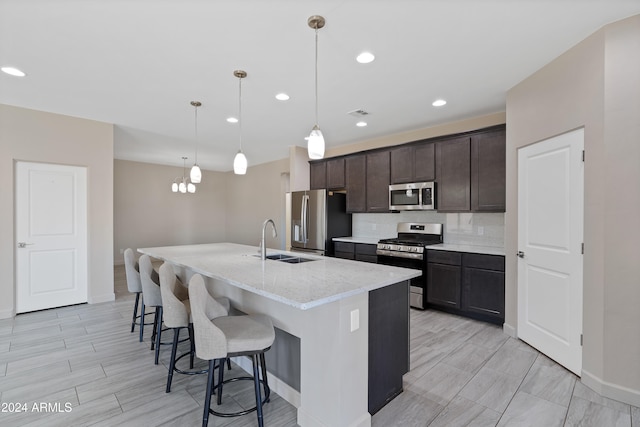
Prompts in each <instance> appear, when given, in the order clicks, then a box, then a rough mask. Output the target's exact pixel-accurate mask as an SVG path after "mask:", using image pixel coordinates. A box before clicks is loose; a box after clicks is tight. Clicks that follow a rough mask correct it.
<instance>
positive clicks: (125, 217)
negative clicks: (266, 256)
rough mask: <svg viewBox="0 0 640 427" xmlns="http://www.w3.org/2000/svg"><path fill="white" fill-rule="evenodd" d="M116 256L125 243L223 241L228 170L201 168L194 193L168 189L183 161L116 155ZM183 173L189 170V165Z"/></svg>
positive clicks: (128, 245)
mask: <svg viewBox="0 0 640 427" xmlns="http://www.w3.org/2000/svg"><path fill="white" fill-rule="evenodd" d="M113 163H114V177H113V178H114V179H113V194H114V206H113V208H114V214H113V220H114V235H113V240H114V259H115V260H116V263H122V262H123V255H122V251H123V250H124V249H126V248H133V249H134V251H135V250H136V249H137V248H144V247H153V246H169V245H184V244H195V243H214V242H224V241H226V238H227V235H226V218H227V209H226V204H225V197H226V190H225V189H226V181H227V179H228V178H229V177H228V174H226V173H223V172H211V171H202V182H201V183H200V184H198V185H197V190H196V192H195V193H194V194H181V193H173V192H171V188H170V187H171V183H172V182H173V180H174V179H175V178H176V177H181V176H182V174H183V169H182V168H181V167H174V166H164V165H156V164H150V163H140V162H131V161H126V160H115V161H114V162H113ZM186 173H187V174H188V173H189V170H188V169H187V172H186Z"/></svg>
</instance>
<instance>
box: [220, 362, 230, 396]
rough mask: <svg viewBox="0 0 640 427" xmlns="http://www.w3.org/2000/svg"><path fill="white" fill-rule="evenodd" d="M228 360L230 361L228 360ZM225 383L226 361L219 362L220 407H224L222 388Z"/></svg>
mask: <svg viewBox="0 0 640 427" xmlns="http://www.w3.org/2000/svg"><path fill="white" fill-rule="evenodd" d="M227 360H228V359H227ZM223 382H224V359H220V360H219V361H218V405H222V386H223V384H222V383H223Z"/></svg>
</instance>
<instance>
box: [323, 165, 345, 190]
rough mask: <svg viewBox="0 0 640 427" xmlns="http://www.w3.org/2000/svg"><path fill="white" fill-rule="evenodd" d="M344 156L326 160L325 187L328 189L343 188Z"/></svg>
mask: <svg viewBox="0 0 640 427" xmlns="http://www.w3.org/2000/svg"><path fill="white" fill-rule="evenodd" d="M345 187H346V186H345V170H344V157H340V158H338V159H328V160H327V187H326V188H328V189H329V190H341V189H343V188H345Z"/></svg>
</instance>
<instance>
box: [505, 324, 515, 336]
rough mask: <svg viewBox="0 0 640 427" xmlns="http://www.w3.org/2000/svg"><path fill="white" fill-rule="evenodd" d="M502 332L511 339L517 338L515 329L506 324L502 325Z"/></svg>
mask: <svg viewBox="0 0 640 427" xmlns="http://www.w3.org/2000/svg"><path fill="white" fill-rule="evenodd" d="M502 332H504V333H505V334H507V335H509V336H510V337H511V338H518V334H517V331H516V328H515V327H513V326H511V325H509V324H508V323H503V324H502Z"/></svg>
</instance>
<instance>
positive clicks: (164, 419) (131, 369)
mask: <svg viewBox="0 0 640 427" xmlns="http://www.w3.org/2000/svg"><path fill="white" fill-rule="evenodd" d="M115 285H116V301H115V302H112V303H104V304H96V305H80V306H73V307H64V308H59V309H53V310H46V311H42V312H36V313H29V314H23V315H19V316H17V317H16V318H14V319H5V320H0V393H1V395H0V402H1V404H2V407H1V408H0V426H3V427H8V426H21V427H22V426H65V427H66V426H89V425H99V426H116V425H117V426H197V425H200V423H201V416H202V400H203V395H204V386H205V382H206V378H205V376H204V375H196V376H183V375H175V376H174V383H173V387H172V391H171V393H170V394H166V393H164V386H165V383H166V373H167V368H166V365H167V364H168V353H169V351H168V348H166V347H163V349H162V352H161V354H162V357H161V362H162V363H161V364H159V365H157V366H156V365H154V364H153V353H152V352H151V351H150V350H149V344H148V337H149V333H146V334H145V337H146V341H145V342H144V343H139V342H138V339H137V334H130V333H129V332H128V331H129V329H128V328H129V325H130V324H129V322H130V320H129V319H130V315H131V310H132V307H133V303H132V301H133V299H132V296H131V295H130V294H129V293H128V292H127V291H126V282H125V278H124V268H123V267H121V266H119V267H116V268H115ZM136 332H137V329H136ZM411 368H412V369H411V371H410V372H409V373H408V374H407V375H406V376H405V389H404V392H403V393H402V394H401V395H400V396H398V397H397V398H396V399H395V400H393V401H392V402H391V403H389V404H388V405H387V406H386V407H384V408H383V409H382V410H381V411H380V412H378V413H377V414H376V415H375V416H373V418H372V424H373V426H377V427H388V426H496V425H497V426H509V425H518V426H544V427H547V426H563V425H564V426H598V427H605V426H606V427H608V426H629V427H636V426H637V427H640V409H639V408H636V407H632V406H629V405H626V404H623V403H620V402H617V401H614V400H611V399H606V398H603V397H602V396H599V395H598V394H596V393H594V392H593V391H591V390H590V389H589V388H587V387H585V386H584V385H582V383H581V382H580V380H579V379H578V378H577V377H576V376H575V375H573V374H572V373H570V372H568V371H566V370H565V369H564V368H562V367H560V366H559V365H557V364H556V363H554V362H553V361H551V360H549V359H548V358H546V357H545V356H543V355H542V354H540V353H538V352H537V351H536V350H534V349H532V348H531V347H529V346H528V345H526V344H524V343H523V342H521V341H518V340H515V339H512V338H509V337H507V336H506V335H504V334H503V333H502V330H501V328H499V327H496V326H493V325H489V324H485V323H482V322H476V321H473V320H469V319H464V318H461V317H457V316H453V315H448V314H444V313H440V312H437V311H424V312H421V311H416V310H412V311H411ZM234 370H238V368H237V367H234ZM224 396H225V398H224V405H223V406H224V408H226V409H227V410H233V409H236V408H239V407H243V406H246V405H250V404H251V400H252V399H253V392H252V390H251V389H250V387H244V386H243V385H241V384H239V383H235V384H234V385H233V386H230V387H228V388H225V391H224ZM16 403H20V404H21V406H20V409H23V408H24V407H25V406H26V409H27V412H17V411H16V409H17V408H16V407H15V406H12V405H15V404H16ZM34 403H35V404H36V405H40V404H41V403H44V404H45V405H48V406H46V407H40V406H36V408H34ZM23 405H25V406H23ZM35 409H39V410H35ZM265 420H266V423H265V424H266V425H267V426H295V425H296V422H295V420H296V409H295V408H294V407H293V406H291V405H289V404H288V403H287V402H286V401H284V400H283V399H282V398H280V397H279V396H277V395H272V398H271V402H270V403H269V404H267V405H266V406H265ZM255 424H256V420H255V415H254V414H250V415H246V416H244V417H241V418H232V419H221V418H216V417H211V418H210V420H209V425H210V426H245V425H246V426H251V425H255Z"/></svg>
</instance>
